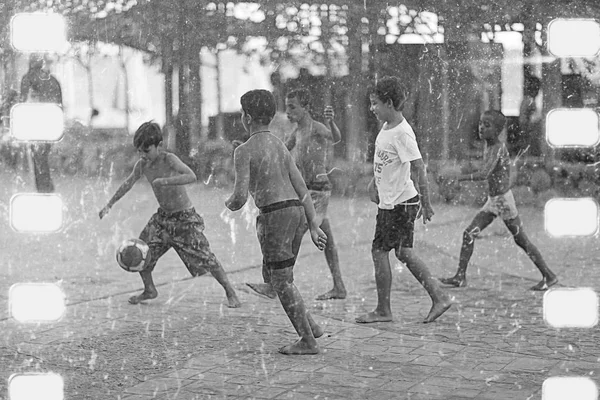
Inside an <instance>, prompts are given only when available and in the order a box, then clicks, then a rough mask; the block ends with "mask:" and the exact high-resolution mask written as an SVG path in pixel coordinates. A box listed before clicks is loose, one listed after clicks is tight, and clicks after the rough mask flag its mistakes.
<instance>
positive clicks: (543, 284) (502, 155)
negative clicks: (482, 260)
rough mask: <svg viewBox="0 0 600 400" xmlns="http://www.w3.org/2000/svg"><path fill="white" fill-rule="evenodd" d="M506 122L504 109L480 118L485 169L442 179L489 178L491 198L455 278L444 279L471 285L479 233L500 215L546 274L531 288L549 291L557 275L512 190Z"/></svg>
mask: <svg viewBox="0 0 600 400" xmlns="http://www.w3.org/2000/svg"><path fill="white" fill-rule="evenodd" d="M505 125H506V117H505V116H504V114H502V113H501V112H500V111H497V110H488V111H485V112H484V113H483V114H481V118H480V120H479V137H480V138H481V139H483V140H484V141H485V148H484V151H483V162H484V166H483V169H482V170H481V171H478V172H474V173H472V174H467V175H456V176H451V175H441V176H440V177H439V178H438V179H439V180H441V181H450V180H455V181H466V180H487V182H488V200H487V202H486V203H485V204H484V206H483V208H482V209H481V210H480V211H479V212H478V213H477V215H475V218H473V221H471V223H470V224H469V226H468V227H467V228H466V229H465V231H464V232H463V241H462V247H461V248H460V258H459V261H458V271H456V274H455V275H454V276H453V277H450V278H441V279H440V281H441V282H442V283H444V284H447V285H452V286H456V287H463V286H466V285H467V265H468V264H469V260H470V259H471V255H472V254H473V249H474V247H475V236H477V235H478V234H479V233H480V232H481V231H483V230H484V229H485V228H486V227H487V226H488V225H489V224H491V223H492V221H493V220H494V219H495V218H496V217H500V218H502V220H503V221H504V224H505V225H506V227H507V228H508V230H509V231H510V232H511V233H512V235H513V239H514V240H515V243H516V244H517V245H518V246H519V247H520V248H522V249H523V250H524V251H525V253H527V255H528V256H529V258H530V259H531V261H533V263H534V264H535V266H536V267H537V268H538V269H539V270H540V272H541V273H542V280H541V281H540V282H538V283H537V284H536V285H535V286H532V287H531V290H547V289H548V288H549V287H550V286H553V285H556V284H557V283H558V278H557V277H556V275H555V274H554V273H553V272H552V271H551V270H550V268H548V265H546V262H545V261H544V259H543V258H542V255H541V253H540V251H539V250H538V249H537V247H535V246H534V245H533V243H531V242H530V241H529V238H528V237H527V235H526V234H525V230H524V229H523V223H522V222H521V218H520V217H519V212H518V211H517V206H516V204H515V198H514V197H513V193H512V191H511V190H510V182H509V167H510V158H509V154H508V150H507V149H506V145H505V144H504V143H503V142H502V141H501V140H500V134H501V133H502V132H503V130H504V127H505Z"/></svg>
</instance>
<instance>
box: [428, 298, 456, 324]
mask: <svg viewBox="0 0 600 400" xmlns="http://www.w3.org/2000/svg"><path fill="white" fill-rule="evenodd" d="M452 304H454V303H453V302H452V300H450V299H449V298H447V297H446V299H445V300H443V301H437V302H435V303H433V305H432V306H431V310H429V314H428V315H427V318H425V319H424V320H423V323H424V324H427V323H429V322H433V321H435V320H436V319H437V318H438V317H439V316H440V315H442V314H443V313H445V312H446V311H448V309H449V308H450V307H452Z"/></svg>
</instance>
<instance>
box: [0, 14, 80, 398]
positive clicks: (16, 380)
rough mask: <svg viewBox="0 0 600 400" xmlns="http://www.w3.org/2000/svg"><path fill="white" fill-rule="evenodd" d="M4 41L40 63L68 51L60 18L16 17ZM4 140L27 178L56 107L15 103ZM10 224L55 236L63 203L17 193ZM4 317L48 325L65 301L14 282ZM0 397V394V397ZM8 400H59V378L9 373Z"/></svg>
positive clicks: (56, 125) (59, 131) (58, 132)
mask: <svg viewBox="0 0 600 400" xmlns="http://www.w3.org/2000/svg"><path fill="white" fill-rule="evenodd" d="M10 42H11V45H12V47H13V49H14V50H15V51H16V52H19V53H22V54H31V55H33V54H39V56H40V61H42V60H44V57H46V56H50V55H52V54H60V53H63V52H64V51H65V50H67V49H68V47H69V42H68V40H67V27H66V22H65V19H64V17H63V16H62V15H60V14H55V13H21V14H17V15H15V16H13V17H12V19H11V22H10ZM8 128H9V130H10V140H11V141H14V142H15V143H18V144H25V145H26V147H27V151H26V153H27V158H28V160H29V164H30V168H29V169H30V172H31V173H32V174H33V173H34V172H33V168H35V167H34V166H32V164H33V162H32V153H31V146H36V145H43V144H45V143H53V142H58V141H59V140H60V139H61V138H62V136H63V133H64V115H63V110H62V105H60V104H56V103H45V102H36V101H32V102H19V103H17V104H15V105H13V106H12V107H11V109H10V116H9V123H8ZM9 215H10V216H9V219H10V225H11V228H12V230H13V231H14V232H15V233H16V234H21V235H27V234H34V235H39V234H47V233H55V232H60V230H61V228H62V225H63V202H62V198H61V196H60V195H59V194H57V193H37V192H23V193H17V194H15V195H13V196H12V197H11V200H10V213H9ZM8 303H9V313H10V317H11V318H12V319H14V320H15V321H16V322H17V323H18V324H20V325H22V326H26V325H28V324H42V323H43V324H52V323H54V322H58V321H59V320H61V319H62V318H63V315H64V313H65V310H66V298H65V294H64V293H63V291H62V289H61V288H60V287H59V286H58V285H56V284H54V283H26V282H22V283H17V284H14V285H12V286H11V287H10V289H9V302H8ZM0 397H1V395H0ZM8 398H9V399H10V400H32V399H41V398H44V399H52V400H63V399H64V398H65V394H64V382H63V378H62V377H61V376H60V375H59V374H56V373H52V372H40V371H39V370H33V371H32V372H25V373H15V374H12V375H11V376H10V377H9V379H8Z"/></svg>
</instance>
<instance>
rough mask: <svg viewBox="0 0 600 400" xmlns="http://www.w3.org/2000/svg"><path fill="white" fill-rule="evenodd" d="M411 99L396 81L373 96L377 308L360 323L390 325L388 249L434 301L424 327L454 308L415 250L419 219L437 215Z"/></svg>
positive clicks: (377, 89) (375, 90)
mask: <svg viewBox="0 0 600 400" xmlns="http://www.w3.org/2000/svg"><path fill="white" fill-rule="evenodd" d="M407 97H408V93H407V91H406V88H405V87H404V85H402V83H401V82H400V80H399V79H398V78H396V77H384V78H382V79H380V80H379V81H378V82H377V84H376V86H375V87H374V88H373V89H371V92H370V101H371V107H370V110H371V112H373V114H375V116H376V117H377V119H378V120H379V121H381V122H383V126H382V128H381V131H380V132H379V134H378V135H377V139H376V141H375V157H374V160H373V170H374V174H375V176H374V178H373V180H372V181H371V183H370V184H369V194H370V197H371V201H373V202H374V203H376V204H377V205H378V212H377V222H376V227H375V238H374V239H373V245H372V247H371V254H372V256H373V263H374V266H375V282H376V284H377V306H376V307H375V310H373V311H371V312H370V313H368V314H365V315H362V316H360V317H358V318H356V322H358V323H371V322H388V321H392V310H391V306H390V293H391V288H392V272H391V268H390V262H389V258H388V257H389V252H390V250H394V251H395V254H396V257H397V258H398V260H400V261H401V262H402V263H404V264H405V265H406V267H407V268H408V269H409V271H410V272H411V273H412V274H413V275H414V277H415V278H417V280H418V281H419V282H420V283H421V285H423V287H424V288H425V290H427V293H428V294H429V296H430V297H431V300H432V301H433V305H432V307H431V310H430V311H429V314H428V315H427V317H426V318H425V320H424V321H423V322H425V323H427V322H433V321H435V320H436V319H437V318H438V317H439V316H440V315H442V314H443V313H444V312H446V311H447V310H448V309H449V308H450V306H452V301H451V299H450V297H449V296H448V295H447V294H446V293H445V292H444V291H443V290H441V289H440V287H439V285H438V283H437V282H436V280H435V279H434V278H433V277H432V276H431V273H430V272H429V270H428V268H427V266H426V265H425V264H424V263H423V261H422V260H421V259H419V257H417V255H416V254H415V253H414V252H413V249H412V247H413V234H414V223H415V220H416V219H417V218H419V217H420V216H421V215H422V216H423V223H427V222H428V221H430V220H431V217H432V216H433V214H434V213H433V209H432V208H431V204H430V202H429V191H428V187H427V174H426V171H425V164H424V163H423V159H422V158H421V153H420V151H419V147H418V146H417V141H416V138H415V133H414V132H413V130H412V128H411V126H410V125H409V124H408V122H407V121H406V119H405V118H404V115H403V114H402V109H403V107H404V103H405V102H406V99H407ZM411 167H412V168H414V169H415V172H416V176H418V182H417V184H418V187H419V190H418V191H417V189H416V188H415V185H414V183H413V181H412V180H411Z"/></svg>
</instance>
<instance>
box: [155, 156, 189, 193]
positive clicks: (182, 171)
mask: <svg viewBox="0 0 600 400" xmlns="http://www.w3.org/2000/svg"><path fill="white" fill-rule="evenodd" d="M167 163H168V164H169V167H171V169H172V170H173V171H175V172H177V173H178V175H174V176H170V177H168V178H157V179H155V180H154V181H152V185H154V186H168V185H187V184H188V183H194V182H196V174H195V173H194V171H192V169H191V168H190V167H188V166H187V165H185V164H184V163H183V161H181V159H180V158H179V157H177V156H176V155H175V154H172V153H167Z"/></svg>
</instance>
